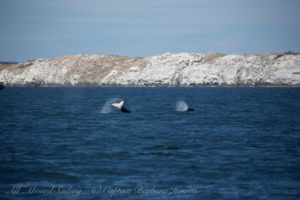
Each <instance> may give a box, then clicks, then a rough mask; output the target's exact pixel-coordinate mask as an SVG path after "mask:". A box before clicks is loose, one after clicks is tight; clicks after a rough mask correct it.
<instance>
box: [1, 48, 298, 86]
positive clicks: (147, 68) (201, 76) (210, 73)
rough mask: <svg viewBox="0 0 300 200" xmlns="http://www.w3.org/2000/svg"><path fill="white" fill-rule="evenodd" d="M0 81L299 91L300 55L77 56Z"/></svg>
mask: <svg viewBox="0 0 300 200" xmlns="http://www.w3.org/2000/svg"><path fill="white" fill-rule="evenodd" d="M0 81H1V82H4V83H5V84H6V85H46V86H47V85H49V86H51V85H61V86H68V85H72V86H76V85H94V86H207V85H219V86H227V85H232V86H235V85H246V86H247V85H248V86H252V85H270V86H272V85H274V86H280V85H287V86H299V85H300V55H298V54H279V53H274V54H260V55H225V54H216V53H179V54H172V53H165V54H162V55H158V56H153V57H147V58H139V57H126V56H116V55H96V54H93V55H73V56H63V57H59V58H54V59H38V60H34V61H26V62H23V63H19V64H0Z"/></svg>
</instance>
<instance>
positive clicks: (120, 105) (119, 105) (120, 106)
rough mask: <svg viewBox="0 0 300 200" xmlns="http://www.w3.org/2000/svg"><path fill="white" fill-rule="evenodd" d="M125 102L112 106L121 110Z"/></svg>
mask: <svg viewBox="0 0 300 200" xmlns="http://www.w3.org/2000/svg"><path fill="white" fill-rule="evenodd" d="M123 104H124V101H121V102H120V103H113V104H111V105H112V106H114V107H117V108H119V109H121V108H122V107H123Z"/></svg>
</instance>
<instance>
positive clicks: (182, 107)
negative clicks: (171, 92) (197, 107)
mask: <svg viewBox="0 0 300 200" xmlns="http://www.w3.org/2000/svg"><path fill="white" fill-rule="evenodd" d="M187 109H188V105H187V104H186V103H185V102H184V101H182V100H180V101H177V102H176V111H181V112H183V111H187Z"/></svg>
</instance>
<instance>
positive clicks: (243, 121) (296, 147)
mask: <svg viewBox="0 0 300 200" xmlns="http://www.w3.org/2000/svg"><path fill="white" fill-rule="evenodd" d="M119 100H125V106H126V108H128V109H130V110H131V111H132V113H130V114H127V113H120V112H119V111H118V110H117V109H115V108H112V107H111V106H110V104H111V103H112V102H117V101H119ZM178 102H185V103H186V104H187V105H188V106H189V107H192V108H194V109H195V111H194V112H178V111H176V110H178V108H176V106H177V107H178ZM0 141H1V144H0V152H1V153H0V181H1V182H0V198H1V199H272V200H276V199H299V198H300V88H89V87H78V88H61V87H59V88H51V87H50V88H13V87H11V88H10V87H8V88H6V89H4V90H2V91H0Z"/></svg>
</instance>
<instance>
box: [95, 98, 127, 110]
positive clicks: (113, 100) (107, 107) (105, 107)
mask: <svg viewBox="0 0 300 200" xmlns="http://www.w3.org/2000/svg"><path fill="white" fill-rule="evenodd" d="M120 101H122V99H120V98H110V99H108V100H107V101H106V102H105V104H104V105H103V107H102V109H101V111H100V113H112V112H113V109H112V105H111V104H112V103H117V102H120Z"/></svg>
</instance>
